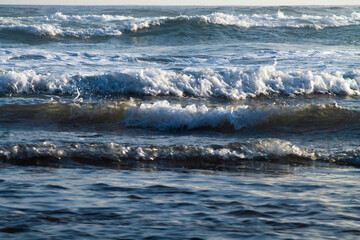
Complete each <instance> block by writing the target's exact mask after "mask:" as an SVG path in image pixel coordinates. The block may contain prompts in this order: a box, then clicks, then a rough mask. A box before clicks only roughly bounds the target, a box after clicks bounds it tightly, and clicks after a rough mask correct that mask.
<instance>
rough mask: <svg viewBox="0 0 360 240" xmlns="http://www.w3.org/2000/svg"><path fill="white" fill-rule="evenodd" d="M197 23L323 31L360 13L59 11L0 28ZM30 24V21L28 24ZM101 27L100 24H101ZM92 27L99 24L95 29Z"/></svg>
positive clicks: (115, 31)
mask: <svg viewBox="0 0 360 240" xmlns="http://www.w3.org/2000/svg"><path fill="white" fill-rule="evenodd" d="M182 20H186V21H195V22H196V21H197V22H205V23H210V24H216V25H224V26H227V25H230V26H238V27H242V28H251V27H291V28H303V27H310V28H315V29H323V28H326V27H340V26H349V25H359V24H360V14H359V13H357V12H353V13H352V14H350V15H349V16H345V15H323V16H317V15H307V14H303V15H297V16H290V15H286V14H285V13H283V12H281V11H280V10H279V11H278V13H277V14H253V15H246V14H239V15H236V14H227V13H222V12H215V13H211V14H207V15H193V16H187V15H179V16H175V17H168V16H160V17H142V18H136V17H132V16H123V15H65V14H63V13H61V12H57V13H55V14H53V15H51V16H43V17H17V18H10V17H2V18H0V29H8V30H11V29H13V30H22V31H26V32H28V33H30V34H37V35H49V36H56V35H61V36H93V35H94V36H118V35H121V34H122V33H123V32H124V31H138V30H139V29H144V28H149V27H152V26H157V25H162V24H166V23H168V22H169V21H182ZM29 21H30V22H29ZM69 21H72V22H79V23H82V24H90V25H89V26H88V27H86V28H70V27H64V26H62V25H63V24H64V23H66V22H69ZM99 22H100V23H102V24H98V23H99ZM93 24H95V25H97V27H94V26H93Z"/></svg>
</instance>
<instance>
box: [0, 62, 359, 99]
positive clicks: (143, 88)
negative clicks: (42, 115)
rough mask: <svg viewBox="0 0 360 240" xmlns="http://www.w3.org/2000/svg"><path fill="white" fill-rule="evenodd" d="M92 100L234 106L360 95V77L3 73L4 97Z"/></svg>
mask: <svg viewBox="0 0 360 240" xmlns="http://www.w3.org/2000/svg"><path fill="white" fill-rule="evenodd" d="M77 91H80V92H81V93H82V95H83V96H84V97H86V96H91V95H92V94H121V95H129V94H130V95H131V94H135V95H150V96H178V97H185V96H192V97H200V98H227V99H232V100H238V99H245V98H248V97H257V96H262V95H273V94H284V95H302V94H340V95H355V96H359V95H360V71H359V70H353V71H349V72H340V71H336V72H332V73H329V72H321V73H314V72H312V71H307V72H300V71H298V72H284V71H280V70H277V69H276V67H275V66H262V67H259V68H253V69H239V68H222V69H209V68H207V69H191V68H187V69H185V70H183V71H172V70H162V69H128V70H123V71H121V72H114V73H109V74H100V75H93V76H86V75H85V76H81V75H78V76H54V75H51V74H37V73H36V72H35V71H33V70H26V71H23V72H15V71H5V72H0V94H2V95H4V94H42V93H46V94H77Z"/></svg>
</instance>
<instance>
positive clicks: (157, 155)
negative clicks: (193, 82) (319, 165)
mask: <svg viewBox="0 0 360 240" xmlns="http://www.w3.org/2000/svg"><path fill="white" fill-rule="evenodd" d="M356 155H357V152H343V153H339V154H334V153H328V152H321V151H316V150H310V149H305V148H301V147H299V146H296V145H293V144H291V143H290V142H287V141H282V140H279V139H259V140H256V141H248V142H243V143H236V142H235V143H230V144H228V145H223V146H221V145H211V146H197V145H170V146H165V145H149V146H127V145H119V144H116V143H110V144H79V143H73V144H67V145H56V144H53V143H50V142H44V143H42V144H24V145H22V144H17V145H13V146H0V162H9V163H13V164H21V165H42V166H53V165H54V164H55V165H56V164H60V165H61V164H66V163H67V161H66V160H72V161H76V162H79V163H85V164H93V165H100V166H109V165H110V166H116V165H131V164H135V165H136V164H137V163H148V164H150V163H151V164H160V165H165V166H166V165H172V166H181V167H190V168H194V167H195V168H205V169H211V168H214V167H219V166H223V167H226V166H227V167H241V165H242V164H244V163H245V161H249V160H250V161H267V162H269V161H270V162H278V163H281V164H297V165H299V164H300V165H301V164H303V165H307V164H311V163H312V162H315V161H319V162H326V163H335V164H345V165H355V166H359V160H358V159H357V158H356Z"/></svg>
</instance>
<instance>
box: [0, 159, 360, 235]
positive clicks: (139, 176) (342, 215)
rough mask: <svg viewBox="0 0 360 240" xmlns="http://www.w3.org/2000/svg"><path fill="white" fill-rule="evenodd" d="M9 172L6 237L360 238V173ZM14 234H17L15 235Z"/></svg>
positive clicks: (2, 188)
mask: <svg viewBox="0 0 360 240" xmlns="http://www.w3.org/2000/svg"><path fill="white" fill-rule="evenodd" d="M0 172H1V178H2V180H1V183H0V192H1V197H0V201H1V206H2V207H1V215H2V216H3V217H2V218H1V219H2V220H1V226H2V227H1V229H0V231H1V233H0V236H2V238H7V237H9V238H10V237H11V236H17V237H18V238H39V239H42V238H44V239H48V238H52V237H56V238H64V237H70V238H71V237H74V236H77V237H83V238H90V239H92V238H94V239H95V238H99V237H100V238H105V239H113V238H120V239H124V238H136V239H139V238H147V239H148V238H151V239H179V238H182V239H195V238H197V239H219V238H221V239H235V238H237V239H238V238H246V239H253V238H265V239H273V238H280V239H289V238H291V239H304V238H307V239H318V238H322V239H327V238H329V239H330V238H333V237H334V236H336V237H338V238H344V239H356V236H358V235H359V234H360V233H359V227H360V225H359V220H360V219H359V214H358V212H359V201H360V200H359V197H360V195H359V184H358V176H359V170H358V169H353V168H342V167H336V168H328V167H321V168H307V167H289V166H284V165H276V166H271V165H268V166H267V164H264V165H262V166H260V165H259V166H256V167H255V166H254V168H253V169H251V168H250V167H249V168H248V169H246V170H244V171H243V172H224V171H220V172H219V171H208V170H206V171H204V170H203V171H199V170H187V169H176V168H175V169H174V168H172V169H170V170H156V169H143V168H141V167H139V168H134V169H129V170H118V169H104V168H96V167H95V168H94V167H84V166H82V167H81V168H43V167H38V168H34V167H19V166H11V165H6V166H3V167H2V168H1V169H0ZM13 234H14V235H13Z"/></svg>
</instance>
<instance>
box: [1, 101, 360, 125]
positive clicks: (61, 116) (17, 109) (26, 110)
mask: <svg viewBox="0 0 360 240" xmlns="http://www.w3.org/2000/svg"><path fill="white" fill-rule="evenodd" d="M0 113H1V114H3V115H4V116H5V117H3V118H0V120H2V121H6V119H8V118H9V117H11V118H12V119H13V121H14V122H16V121H18V120H25V121H29V122H31V121H35V122H39V121H40V122H48V123H51V122H53V123H61V124H72V123H77V124H82V125H83V126H85V127H87V126H89V125H90V126H91V125H96V124H98V125H101V124H107V125H109V124H110V126H111V128H113V126H114V125H118V126H126V127H139V128H145V129H146V128H151V129H157V130H164V131H169V130H192V129H214V130H216V129H217V130H241V129H261V130H262V131H266V130H267V131H269V130H275V129H278V130H281V129H284V128H286V129H292V130H293V131H304V130H308V131H309V130H320V129H337V128H344V127H349V126H357V125H359V122H360V112H359V111H355V110H350V109H347V108H344V107H339V106H337V105H336V103H334V104H329V105H303V106H296V107H295V106H287V105H274V104H269V105H262V106H261V105H260V106H249V105H230V106H226V107H219V106H218V107H217V106H211V105H210V106H208V105H196V104H191V105H185V106H182V105H181V104H172V103H169V102H168V101H166V100H164V101H157V102H155V103H147V102H145V103H144V102H142V101H140V100H136V99H131V100H121V101H109V102H102V103H92V104H90V103H59V102H55V101H54V102H49V103H41V104H31V105H23V106H18V105H13V104H8V105H3V106H1V107H0Z"/></svg>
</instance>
